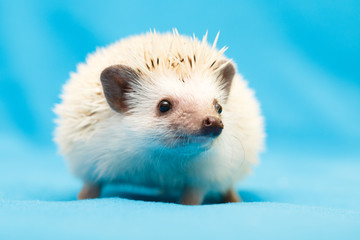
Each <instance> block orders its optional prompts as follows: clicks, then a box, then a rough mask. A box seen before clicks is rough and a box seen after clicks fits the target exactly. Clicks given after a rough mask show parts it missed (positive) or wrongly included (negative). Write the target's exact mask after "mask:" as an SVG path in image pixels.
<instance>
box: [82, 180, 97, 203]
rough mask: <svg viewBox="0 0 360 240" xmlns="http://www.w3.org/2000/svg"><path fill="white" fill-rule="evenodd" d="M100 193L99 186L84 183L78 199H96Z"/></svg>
mask: <svg viewBox="0 0 360 240" xmlns="http://www.w3.org/2000/svg"><path fill="white" fill-rule="evenodd" d="M100 192H101V185H100V184H96V183H89V182H86V183H84V186H83V188H82V189H81V191H80V193H79V195H78V199H79V200H82V199H89V198H98V197H99V196H100Z"/></svg>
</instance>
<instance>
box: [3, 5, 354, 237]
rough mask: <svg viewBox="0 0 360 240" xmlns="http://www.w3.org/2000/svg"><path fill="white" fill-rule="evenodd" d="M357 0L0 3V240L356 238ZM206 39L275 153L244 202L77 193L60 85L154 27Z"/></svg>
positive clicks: (267, 156)
mask: <svg viewBox="0 0 360 240" xmlns="http://www.w3.org/2000/svg"><path fill="white" fill-rule="evenodd" d="M359 12H360V4H359V3H358V2H357V1H340V0H339V1H291V0H285V1H265V0H256V1H227V0H224V1H217V2H211V1H188V0H186V1H178V2H174V1H172V2H167V1H164V2H160V1H151V2H149V1H138V2H134V1H111V0H104V1H96V2H95V1H70V0H63V1H37V0H33V1H0V239H1V240H2V239H225V238H231V239H360V125H359V122H360V107H359V103H360V81H359V79H360V72H359V56H360V28H359V26H360V19H359ZM173 27H176V28H178V30H179V32H180V33H181V34H186V35H192V34H193V33H195V35H196V36H198V37H199V38H201V37H202V35H203V34H204V33H205V32H206V30H209V40H210V41H212V40H213V39H214V38H215V36H216V33H217V32H218V31H219V30H221V33H220V38H219V41H218V46H219V47H222V46H224V45H227V46H229V49H228V50H227V52H226V55H227V56H228V57H230V58H232V59H233V60H234V62H235V63H236V64H237V69H238V71H239V72H240V73H241V74H243V76H244V78H245V79H247V80H248V81H249V85H250V87H251V88H253V89H255V91H256V96H257V97H258V99H259V101H260V102H261V108H262V111H263V113H264V116H265V119H266V132H267V136H268V137H267V150H266V151H265V152H264V153H263V154H262V156H261V163H260V164H259V165H258V166H256V167H254V171H253V174H252V175H251V176H249V177H248V178H246V179H245V180H244V181H243V182H241V183H239V185H238V186H237V187H238V191H239V193H240V195H241V196H242V198H243V199H244V202H243V203H231V204H207V205H202V206H182V205H178V204H176V203H174V199H165V198H162V197H159V196H156V195H155V194H154V192H152V191H151V190H148V189H131V188H129V187H124V186H108V187H106V188H105V190H104V192H103V193H102V196H101V198H99V199H95V200H83V201H77V200H76V195H77V193H78V192H79V190H80V188H81V181H80V180H79V179H76V178H74V177H73V176H71V175H70V173H69V172H68V170H67V168H66V164H65V163H64V161H63V159H62V157H61V156H59V155H57V153H56V152H57V149H56V146H54V144H53V143H52V140H51V139H52V131H53V129H54V123H53V119H54V117H55V116H54V114H53V113H52V111H51V109H52V108H53V106H54V104H55V103H57V102H59V98H58V95H59V93H60V90H61V86H62V85H63V84H64V83H65V81H66V79H67V78H68V77H69V72H71V71H75V70H76V64H77V63H79V62H83V61H84V60H85V56H86V54H88V53H90V52H93V51H95V49H96V47H97V46H104V45H107V44H110V43H112V42H114V41H116V40H118V39H120V38H123V37H126V36H129V35H134V34H139V33H143V32H146V31H148V30H149V29H150V28H152V29H153V28H155V29H156V30H157V31H160V32H164V31H171V29H172V28H173Z"/></svg>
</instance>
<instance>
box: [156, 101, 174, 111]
mask: <svg viewBox="0 0 360 240" xmlns="http://www.w3.org/2000/svg"><path fill="white" fill-rule="evenodd" d="M170 109H171V103H170V102H169V101H168V100H162V101H161V102H160V103H159V111H160V112H162V113H165V112H167V111H169V110H170Z"/></svg>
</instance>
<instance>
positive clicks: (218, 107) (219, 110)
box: [215, 103, 222, 114]
mask: <svg viewBox="0 0 360 240" xmlns="http://www.w3.org/2000/svg"><path fill="white" fill-rule="evenodd" d="M215 109H216V111H217V112H218V113H219V114H220V113H221V112H222V106H221V105H220V104H218V103H215Z"/></svg>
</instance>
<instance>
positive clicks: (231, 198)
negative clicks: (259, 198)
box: [222, 188, 242, 203]
mask: <svg viewBox="0 0 360 240" xmlns="http://www.w3.org/2000/svg"><path fill="white" fill-rule="evenodd" d="M222 200H223V202H224V203H231V202H242V199H241V197H240V195H239V193H238V192H237V191H236V190H235V189H234V188H230V189H229V190H227V191H226V192H225V193H223V195H222Z"/></svg>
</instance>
